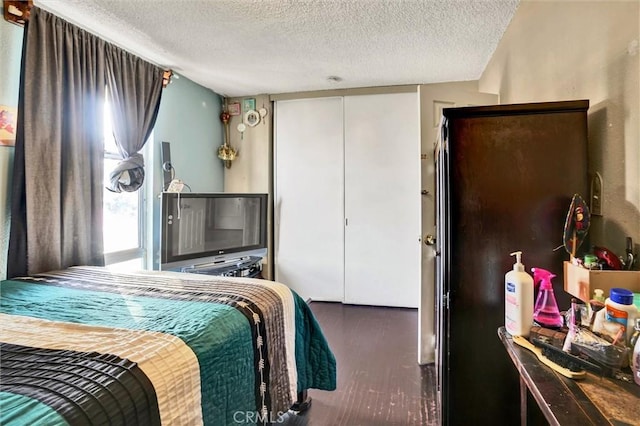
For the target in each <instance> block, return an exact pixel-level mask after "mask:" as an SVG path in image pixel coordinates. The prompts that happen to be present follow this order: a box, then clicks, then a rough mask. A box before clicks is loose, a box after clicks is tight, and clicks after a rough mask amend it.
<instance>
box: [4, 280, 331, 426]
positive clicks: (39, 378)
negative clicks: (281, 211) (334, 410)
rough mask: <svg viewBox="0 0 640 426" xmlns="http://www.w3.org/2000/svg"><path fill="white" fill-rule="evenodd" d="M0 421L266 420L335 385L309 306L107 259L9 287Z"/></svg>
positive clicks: (256, 285)
mask: <svg viewBox="0 0 640 426" xmlns="http://www.w3.org/2000/svg"><path fill="white" fill-rule="evenodd" d="M0 324H1V326H0V357H1V368H0V424H3V425H10V424H15V425H25V424H47V425H57V424H70V425H76V424H142V425H159V424H162V425H169V424H185V425H187V424H188V425H197V424H207V425H229V424H239V423H240V424H251V423H253V424H265V423H273V422H276V421H277V420H278V419H281V416H282V415H283V413H285V412H287V410H288V409H289V408H290V407H292V406H294V405H295V404H301V403H303V401H302V400H301V399H300V398H301V396H303V395H304V394H305V393H306V390H307V389H311V388H315V389H323V390H334V389H335V387H336V362H335V358H334V356H333V353H332V352H331V349H330V348H329V346H328V344H327V341H326V339H325V337H324V336H323V334H322V330H321V329H320V327H319V325H318V323H317V322H316V320H315V318H314V316H313V313H312V312H311V310H310V309H309V307H308V305H307V304H306V303H305V302H304V301H303V300H302V299H301V298H300V297H299V296H298V295H297V294H296V293H295V292H293V291H291V290H290V289H289V288H288V287H286V286H284V285H282V284H279V283H276V282H273V281H267V280H259V279H251V278H232V277H213V276H206V275H197V274H184V273H175V272H159V271H144V272H135V273H122V272H114V271H110V270H108V269H105V268H100V267H72V268H68V269H65V270H63V271H54V272H48V273H42V274H37V275H34V276H31V277H21V278H14V279H11V280H5V281H2V282H1V283H0Z"/></svg>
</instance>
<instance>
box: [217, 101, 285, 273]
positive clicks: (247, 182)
mask: <svg viewBox="0 0 640 426" xmlns="http://www.w3.org/2000/svg"><path fill="white" fill-rule="evenodd" d="M245 99H255V107H256V110H258V109H260V108H263V107H264V108H265V109H267V111H268V113H267V115H266V116H265V117H264V119H263V120H262V121H261V122H260V123H258V124H257V125H256V126H254V127H251V126H248V125H246V129H245V131H244V132H243V133H240V132H239V131H238V129H237V127H238V124H240V123H242V122H243V116H244V113H245V112H246V111H245V110H244V109H243V101H244V100H245ZM235 102H239V103H240V109H241V114H240V115H234V116H231V120H230V121H229V136H230V137H229V139H230V143H231V146H232V147H233V148H235V149H237V150H238V157H237V158H236V159H235V160H234V161H233V162H232V164H231V167H230V168H225V171H224V192H259V193H267V194H270V193H272V186H273V172H272V158H273V157H272V151H273V149H272V145H273V143H272V134H273V110H272V106H271V101H270V99H269V96H268V95H256V96H247V97H244V98H230V99H229V100H228V103H229V104H231V103H235ZM270 203H271V201H270ZM267 222H268V226H269V227H271V223H272V211H271V209H269V215H268V220H267ZM269 247H270V248H271V247H273V244H272V236H271V233H269ZM269 252H271V249H270V250H269ZM271 266H272V265H271V261H270V258H269V255H267V259H266V260H265V262H264V265H263V273H262V275H263V276H264V277H268V278H273V273H272V271H271Z"/></svg>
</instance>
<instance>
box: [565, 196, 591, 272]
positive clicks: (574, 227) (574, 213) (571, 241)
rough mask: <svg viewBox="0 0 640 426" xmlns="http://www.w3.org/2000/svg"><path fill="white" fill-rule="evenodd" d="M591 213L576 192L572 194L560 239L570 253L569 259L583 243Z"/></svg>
mask: <svg viewBox="0 0 640 426" xmlns="http://www.w3.org/2000/svg"><path fill="white" fill-rule="evenodd" d="M590 223H591V215H590V214H589V207H587V203H585V201H584V200H583V199H582V197H581V196H580V195H578V194H574V196H573V198H572V199H571V205H570V206H569V212H568V213H567V218H566V220H565V223H564V232H563V235H562V240H563V242H564V248H565V250H566V251H567V253H569V254H570V255H571V259H572V260H573V258H574V257H575V256H576V252H577V250H578V248H579V247H580V245H581V244H582V243H583V241H584V240H585V238H586V236H587V232H588V231H589V224H590Z"/></svg>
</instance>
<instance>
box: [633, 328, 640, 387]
mask: <svg viewBox="0 0 640 426" xmlns="http://www.w3.org/2000/svg"><path fill="white" fill-rule="evenodd" d="M631 370H632V371H633V380H634V381H635V382H636V384H637V385H638V386H640V339H638V340H636V344H635V346H634V347H633V362H632V363H631Z"/></svg>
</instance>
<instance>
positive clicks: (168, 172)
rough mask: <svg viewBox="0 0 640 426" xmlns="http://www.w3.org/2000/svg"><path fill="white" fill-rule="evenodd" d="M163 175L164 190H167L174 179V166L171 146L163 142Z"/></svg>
mask: <svg viewBox="0 0 640 426" xmlns="http://www.w3.org/2000/svg"><path fill="white" fill-rule="evenodd" d="M161 159H162V175H163V177H164V184H163V185H162V189H163V190H164V191H166V190H167V188H168V187H169V184H170V183H171V180H172V179H173V166H172V165H171V146H170V144H169V142H162V158H161Z"/></svg>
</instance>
